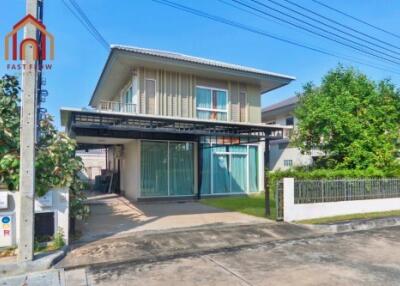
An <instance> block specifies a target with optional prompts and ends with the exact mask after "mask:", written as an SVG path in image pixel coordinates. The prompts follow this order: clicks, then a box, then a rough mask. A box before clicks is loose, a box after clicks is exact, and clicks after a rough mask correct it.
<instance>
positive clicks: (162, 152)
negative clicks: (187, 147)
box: [140, 141, 168, 197]
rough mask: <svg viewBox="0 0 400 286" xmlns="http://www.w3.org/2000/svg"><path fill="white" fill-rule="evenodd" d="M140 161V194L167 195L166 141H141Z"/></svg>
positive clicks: (148, 195) (147, 195)
mask: <svg viewBox="0 0 400 286" xmlns="http://www.w3.org/2000/svg"><path fill="white" fill-rule="evenodd" d="M140 163H141V170H140V177H141V186H140V188H141V195H142V196H144V197H164V196H168V143H167V142H152V141H143V142H142V144H141V153H140Z"/></svg>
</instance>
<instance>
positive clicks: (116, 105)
mask: <svg viewBox="0 0 400 286" xmlns="http://www.w3.org/2000/svg"><path fill="white" fill-rule="evenodd" d="M99 109H100V110H104V111H117V112H126V113H136V104H133V103H121V102H118V101H101V102H100V107H99Z"/></svg>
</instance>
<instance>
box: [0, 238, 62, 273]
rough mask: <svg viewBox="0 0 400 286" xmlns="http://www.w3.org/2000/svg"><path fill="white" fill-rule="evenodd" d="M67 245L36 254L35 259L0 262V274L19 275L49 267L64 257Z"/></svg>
mask: <svg viewBox="0 0 400 286" xmlns="http://www.w3.org/2000/svg"><path fill="white" fill-rule="evenodd" d="M68 249H69V247H68V246H67V245H66V246H64V247H63V248H61V249H60V250H56V251H54V252H52V253H50V254H47V253H46V254H44V253H41V254H38V255H36V256H35V260H33V261H29V262H24V263H17V262H13V263H7V264H0V274H1V276H2V277H4V276H14V275H20V274H24V273H27V272H38V271H44V270H47V269H50V268H51V267H52V266H54V265H55V264H56V263H57V262H59V261H60V260H61V259H63V258H64V257H65V255H66V254H67V251H68Z"/></svg>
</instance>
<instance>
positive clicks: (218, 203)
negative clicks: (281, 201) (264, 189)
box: [200, 193, 276, 219]
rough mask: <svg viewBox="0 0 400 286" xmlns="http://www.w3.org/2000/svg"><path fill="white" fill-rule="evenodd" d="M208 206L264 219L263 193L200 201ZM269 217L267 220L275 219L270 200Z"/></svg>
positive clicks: (272, 200)
mask: <svg viewBox="0 0 400 286" xmlns="http://www.w3.org/2000/svg"><path fill="white" fill-rule="evenodd" d="M200 202H201V203H203V204H206V205H208V206H213V207H216V208H221V209H225V210H230V211H237V212H241V213H245V214H249V215H253V216H257V217H264V218H265V203H264V202H265V201H264V193H259V194H255V195H249V196H237V197H221V198H208V199H202V200H201V201H200ZM270 206H271V215H270V216H268V218H269V219H275V218H276V210H275V200H274V199H273V198H271V200H270Z"/></svg>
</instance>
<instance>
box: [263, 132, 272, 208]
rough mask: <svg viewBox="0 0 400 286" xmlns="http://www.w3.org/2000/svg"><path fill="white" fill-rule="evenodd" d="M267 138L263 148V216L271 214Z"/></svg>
mask: <svg viewBox="0 0 400 286" xmlns="http://www.w3.org/2000/svg"><path fill="white" fill-rule="evenodd" d="M268 160H269V140H267V139H266V140H265V148H264V191H265V216H269V215H270V214H271V208H270V198H269V178H268V175H267V171H268V170H269V167H268V165H269V163H268Z"/></svg>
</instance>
